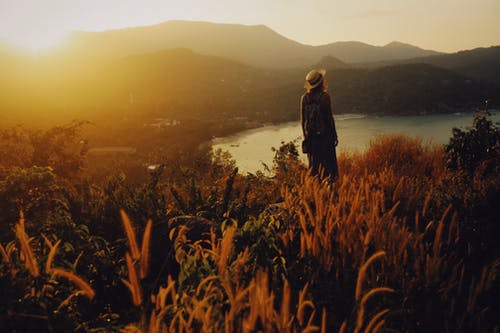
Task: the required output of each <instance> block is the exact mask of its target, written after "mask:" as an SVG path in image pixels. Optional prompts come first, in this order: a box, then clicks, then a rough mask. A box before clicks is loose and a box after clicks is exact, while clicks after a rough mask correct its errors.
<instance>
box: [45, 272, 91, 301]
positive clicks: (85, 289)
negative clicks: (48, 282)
mask: <svg viewBox="0 0 500 333" xmlns="http://www.w3.org/2000/svg"><path fill="white" fill-rule="evenodd" d="M51 272H52V274H53V275H54V276H59V277H63V278H65V279H67V280H68V281H70V282H71V283H73V284H74V285H76V286H77V287H79V288H80V290H81V292H82V293H83V295H84V296H85V297H87V298H88V299H90V300H92V299H93V298H94V296H95V291H94V289H92V287H91V286H90V285H89V284H88V283H87V282H86V281H85V280H83V279H82V278H81V277H79V276H78V275H76V274H75V273H73V272H69V271H66V270H64V269H61V268H52V269H51Z"/></svg>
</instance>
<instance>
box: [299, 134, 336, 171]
mask: <svg viewBox="0 0 500 333" xmlns="http://www.w3.org/2000/svg"><path fill="white" fill-rule="evenodd" d="M307 159H308V161H309V168H311V172H312V174H313V175H318V174H319V175H322V176H324V177H331V179H332V180H335V179H337V178H338V176H339V170H338V165H337V153H336V149H335V146H334V145H333V140H325V139H324V138H311V146H310V153H308V154H307Z"/></svg>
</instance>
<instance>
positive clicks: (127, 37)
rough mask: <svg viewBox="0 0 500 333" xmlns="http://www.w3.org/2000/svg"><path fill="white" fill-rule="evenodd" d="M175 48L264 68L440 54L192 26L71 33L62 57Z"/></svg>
mask: <svg viewBox="0 0 500 333" xmlns="http://www.w3.org/2000/svg"><path fill="white" fill-rule="evenodd" d="M175 48H188V49H192V50H193V51H195V52H198V53H201V54H205V55H213V56H220V57H224V58H228V59H232V60H236V61H239V62H243V63H246V64H249V65H253V66H257V67H269V68H290V67H305V66H308V65H310V64H313V63H316V62H318V61H319V60H320V59H321V58H322V57H324V56H333V57H337V58H339V59H340V60H341V61H343V62H348V63H353V62H370V61H381V60H396V59H405V58H413V57H420V56H428V55H435V54H439V53H438V52H435V51H428V50H423V49H420V48H418V47H414V46H411V45H406V44H402V43H391V44H388V45H386V46H383V47H379V46H372V45H368V44H364V43H360V42H336V43H332V44H328V45H322V46H311V45H304V44H301V43H298V42H296V41H293V40H291V39H288V38H286V37H284V36H282V35H280V34H278V33H276V32H275V31H273V30H271V29H270V28H268V27H266V26H263V25H253V26H252V25H239V24H220V23H209V22H192V21H168V22H164V23H160V24H157V25H152V26H143V27H135V28H127V29H117V30H109V31H103V32H74V33H73V34H72V36H71V37H70V38H69V40H68V41H67V42H66V43H65V45H64V46H63V47H62V49H61V50H62V51H61V52H63V53H65V52H69V53H70V54H78V55H81V56H84V55H87V56H92V57H95V56H101V57H119V56H124V55H128V54H134V53H136V54H139V53H150V52H155V51H160V50H163V49H175Z"/></svg>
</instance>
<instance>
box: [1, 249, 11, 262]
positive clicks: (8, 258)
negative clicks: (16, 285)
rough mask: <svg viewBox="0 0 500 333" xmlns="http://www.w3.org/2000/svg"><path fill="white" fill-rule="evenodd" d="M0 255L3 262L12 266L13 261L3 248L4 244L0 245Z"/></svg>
mask: <svg viewBox="0 0 500 333" xmlns="http://www.w3.org/2000/svg"><path fill="white" fill-rule="evenodd" d="M0 254H1V255H2V260H3V261H4V262H5V263H6V264H10V263H11V261H10V257H9V255H8V254H7V251H5V248H4V247H3V245H2V244H0Z"/></svg>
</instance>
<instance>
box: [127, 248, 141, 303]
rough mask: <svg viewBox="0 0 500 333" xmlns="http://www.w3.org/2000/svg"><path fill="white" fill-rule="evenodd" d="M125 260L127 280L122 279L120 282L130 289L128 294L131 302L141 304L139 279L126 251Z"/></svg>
mask: <svg viewBox="0 0 500 333" xmlns="http://www.w3.org/2000/svg"><path fill="white" fill-rule="evenodd" d="M125 260H126V262H127V270H128V281H127V280H125V279H122V282H123V283H124V284H125V285H126V286H127V288H128V289H129V290H130V294H131V296H132V303H133V304H134V305H135V306H139V305H141V304H142V293H141V287H140V285H139V279H138V278H137V272H136V270H135V266H134V263H133V262H132V258H131V256H130V254H129V253H128V252H127V253H126V254H125Z"/></svg>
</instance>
